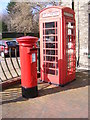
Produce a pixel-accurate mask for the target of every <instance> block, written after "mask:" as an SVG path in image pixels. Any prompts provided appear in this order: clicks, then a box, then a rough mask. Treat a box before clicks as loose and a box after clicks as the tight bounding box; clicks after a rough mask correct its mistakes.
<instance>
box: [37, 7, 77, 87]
mask: <svg viewBox="0 0 90 120" xmlns="http://www.w3.org/2000/svg"><path fill="white" fill-rule="evenodd" d="M39 26H40V56H41V58H40V60H41V61H40V64H41V79H42V80H43V81H45V82H51V83H54V84H58V85H61V86H63V85H65V84H67V83H68V82H70V81H73V80H74V79H75V78H76V76H75V68H76V50H75V45H76V23H75V12H74V11H73V10H72V9H71V8H69V7H60V6H51V7H48V8H45V9H43V10H41V11H40V16H39Z"/></svg>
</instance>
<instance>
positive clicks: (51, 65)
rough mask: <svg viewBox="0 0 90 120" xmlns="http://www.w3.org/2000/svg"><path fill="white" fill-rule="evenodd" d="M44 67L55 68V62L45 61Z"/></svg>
mask: <svg viewBox="0 0 90 120" xmlns="http://www.w3.org/2000/svg"><path fill="white" fill-rule="evenodd" d="M46 68H55V63H46Z"/></svg>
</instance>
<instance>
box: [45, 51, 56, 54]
mask: <svg viewBox="0 0 90 120" xmlns="http://www.w3.org/2000/svg"><path fill="white" fill-rule="evenodd" d="M46 54H47V55H55V50H46Z"/></svg>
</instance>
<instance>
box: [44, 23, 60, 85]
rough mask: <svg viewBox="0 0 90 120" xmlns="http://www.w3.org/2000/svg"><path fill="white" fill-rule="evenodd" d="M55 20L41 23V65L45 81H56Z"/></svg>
mask: <svg viewBox="0 0 90 120" xmlns="http://www.w3.org/2000/svg"><path fill="white" fill-rule="evenodd" d="M57 26H58V25H57V21H55V22H46V23H43V65H44V66H43V67H44V69H43V70H44V74H45V78H44V79H45V81H48V82H52V83H57V81H56V80H57V76H58V30H57V28H58V27H57Z"/></svg>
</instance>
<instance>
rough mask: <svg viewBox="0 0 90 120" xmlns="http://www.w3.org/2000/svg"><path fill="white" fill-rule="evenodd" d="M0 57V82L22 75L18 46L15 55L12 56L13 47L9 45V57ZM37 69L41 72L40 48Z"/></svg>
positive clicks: (15, 48)
mask: <svg viewBox="0 0 90 120" xmlns="http://www.w3.org/2000/svg"><path fill="white" fill-rule="evenodd" d="M3 53H4V56H3V58H2V57H0V82H4V81H7V80H10V79H12V80H13V78H16V77H20V76H21V68H20V57H19V55H17V47H14V54H13V55H14V56H12V47H9V54H8V57H6V56H5V47H4V51H3ZM37 71H39V72H40V48H39V47H38V50H37Z"/></svg>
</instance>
